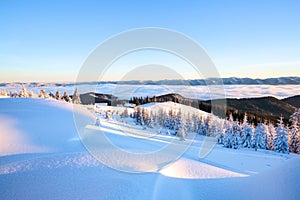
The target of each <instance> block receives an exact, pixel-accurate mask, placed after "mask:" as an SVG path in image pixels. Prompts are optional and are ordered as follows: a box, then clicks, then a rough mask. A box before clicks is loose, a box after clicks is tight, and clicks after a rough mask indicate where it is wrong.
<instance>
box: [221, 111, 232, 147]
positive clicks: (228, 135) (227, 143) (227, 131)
mask: <svg viewBox="0 0 300 200" xmlns="http://www.w3.org/2000/svg"><path fill="white" fill-rule="evenodd" d="M232 126H233V118H232V115H230V116H229V120H226V121H225V124H224V142H223V143H224V147H226V148H232V147H233V144H232V141H233V128H232Z"/></svg>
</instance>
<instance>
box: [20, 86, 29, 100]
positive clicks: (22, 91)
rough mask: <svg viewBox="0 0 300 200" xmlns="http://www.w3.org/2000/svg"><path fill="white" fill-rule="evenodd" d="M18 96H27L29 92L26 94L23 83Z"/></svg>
mask: <svg viewBox="0 0 300 200" xmlns="http://www.w3.org/2000/svg"><path fill="white" fill-rule="evenodd" d="M19 97H23V98H28V97H29V94H28V92H27V90H26V88H25V86H24V84H22V90H21V91H20V94H19Z"/></svg>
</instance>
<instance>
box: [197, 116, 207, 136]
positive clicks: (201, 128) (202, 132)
mask: <svg viewBox="0 0 300 200" xmlns="http://www.w3.org/2000/svg"><path fill="white" fill-rule="evenodd" d="M204 120H205V118H204V117H201V118H200V119H199V121H198V123H197V124H198V130H197V133H199V134H200V135H206V132H207V127H206V125H205V123H204Z"/></svg>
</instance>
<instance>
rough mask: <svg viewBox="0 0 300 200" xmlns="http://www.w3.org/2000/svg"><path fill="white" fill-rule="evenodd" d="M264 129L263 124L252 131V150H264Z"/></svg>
mask: <svg viewBox="0 0 300 200" xmlns="http://www.w3.org/2000/svg"><path fill="white" fill-rule="evenodd" d="M266 134H267V133H266V129H265V127H264V124H263V123H259V124H258V125H257V126H256V128H255V131H254V138H253V139H254V141H253V143H254V148H255V151H257V149H258V148H260V149H265V148H266V139H265V138H266Z"/></svg>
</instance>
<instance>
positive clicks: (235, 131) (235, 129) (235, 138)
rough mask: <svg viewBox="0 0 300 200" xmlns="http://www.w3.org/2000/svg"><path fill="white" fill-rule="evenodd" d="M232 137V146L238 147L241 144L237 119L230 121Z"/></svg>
mask: <svg viewBox="0 0 300 200" xmlns="http://www.w3.org/2000/svg"><path fill="white" fill-rule="evenodd" d="M232 129H233V137H232V141H231V143H232V148H234V149H239V148H241V147H242V146H243V143H242V138H241V131H242V130H241V127H240V124H239V122H238V121H233V123H232Z"/></svg>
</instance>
